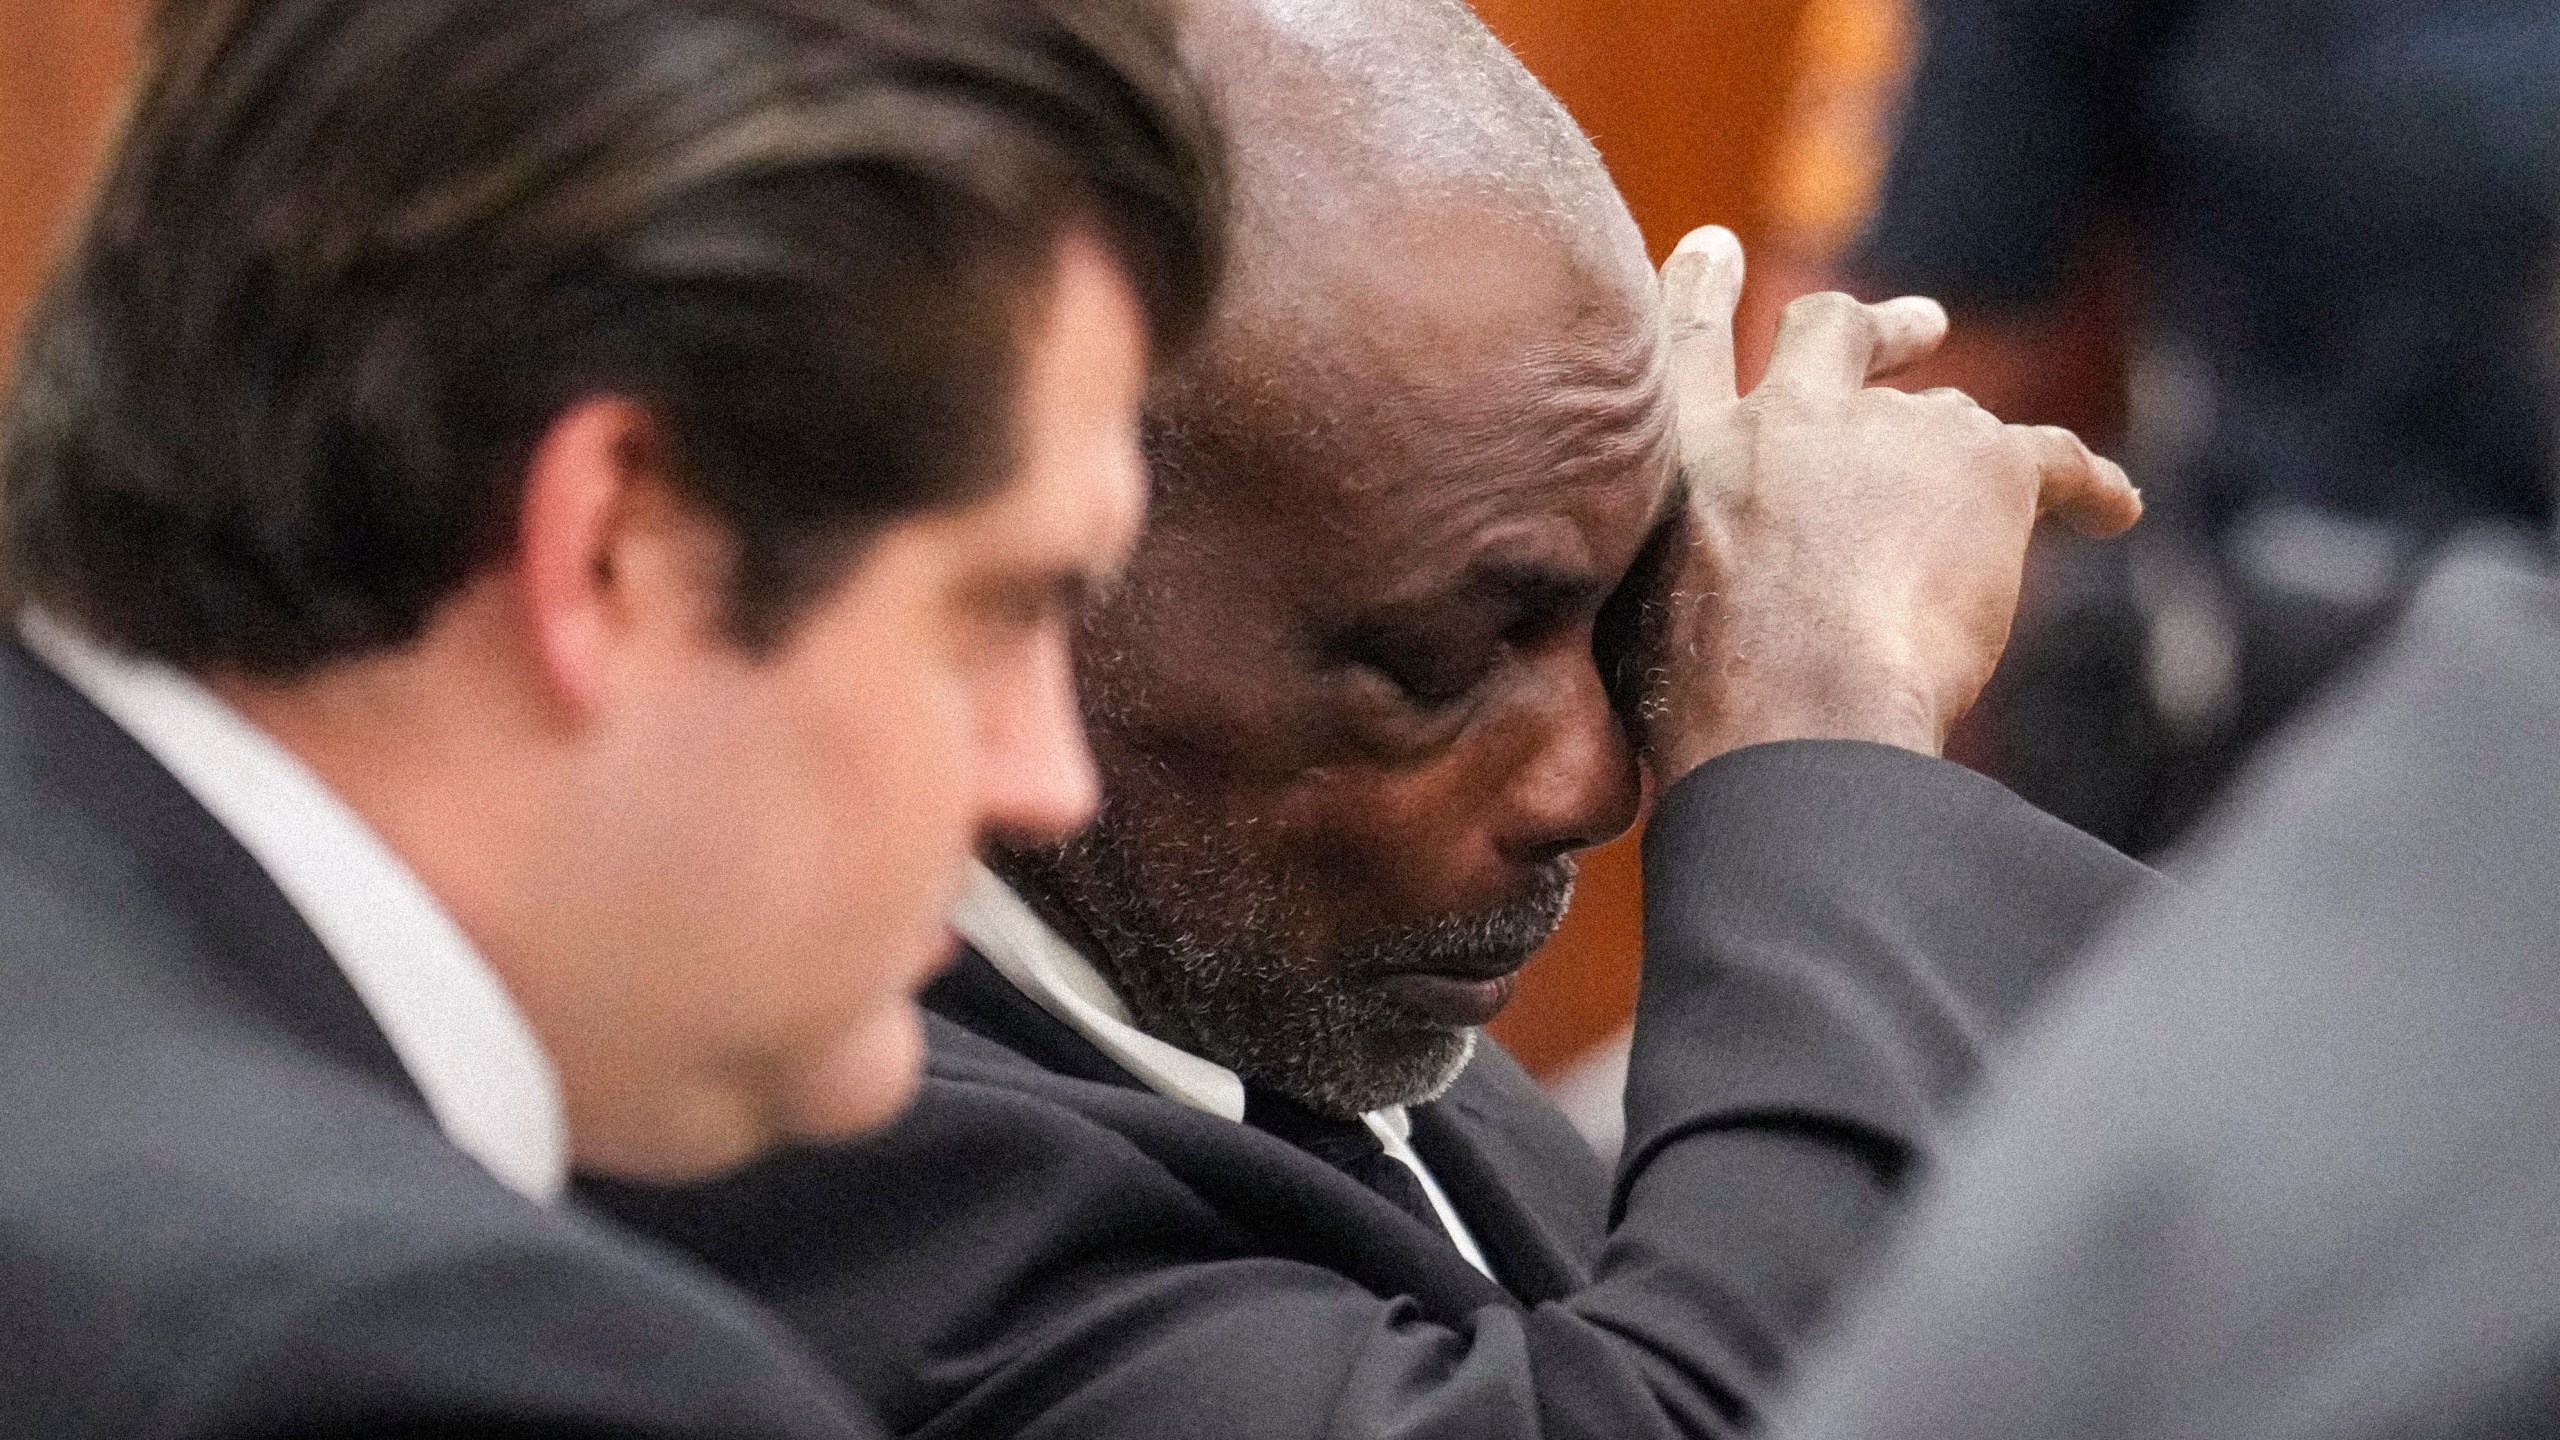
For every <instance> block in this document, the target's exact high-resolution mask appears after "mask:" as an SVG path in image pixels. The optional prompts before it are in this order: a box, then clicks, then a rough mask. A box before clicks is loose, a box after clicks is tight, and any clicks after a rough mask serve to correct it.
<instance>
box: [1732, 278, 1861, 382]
mask: <svg viewBox="0 0 2560 1440" xmlns="http://www.w3.org/2000/svg"><path fill="white" fill-rule="evenodd" d="M1883 338H1884V332H1883V328H1882V324H1881V322H1880V321H1879V319H1878V317H1877V315H1876V307H1875V306H1872V305H1861V304H1859V303H1858V302H1857V301H1856V300H1853V299H1851V298H1850V297H1848V296H1846V295H1843V294H1841V293H1840V292H1838V291H1836V290H1825V291H1822V292H1820V293H1818V294H1813V295H1800V296H1798V297H1796V299H1795V300H1793V301H1791V302H1789V304H1788V305H1787V308H1786V311H1785V312H1784V313H1783V314H1781V315H1780V316H1779V317H1778V342H1777V344H1776V345H1775V346H1774V347H1773V348H1772V349H1771V350H1770V351H1769V369H1768V372H1767V373H1766V375H1765V376H1763V378H1762V382H1761V383H1763V384H1784V385H1797V386H1802V387H1804V388H1806V389H1809V390H1818V391H1825V392H1830V393H1843V392H1847V391H1852V390H1860V389H1864V388H1865V386H1866V383H1867V373H1868V371H1869V370H1870V369H1872V368H1873V365H1874V362H1875V358H1876V350H1877V346H1878V344H1879V342H1881V341H1882V340H1883Z"/></svg>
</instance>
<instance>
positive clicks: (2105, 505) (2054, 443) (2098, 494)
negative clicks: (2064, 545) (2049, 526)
mask: <svg viewBox="0 0 2560 1440" xmlns="http://www.w3.org/2000/svg"><path fill="white" fill-rule="evenodd" d="M2013 429H2015V430H2016V431H2017V433H2018V434H2019V435H2020V436H2021V438H2022V439H2023V440H2024V441H2025V442H2026V444H2027V445H2028V447H2029V448H2030V450H2031V452H2032V453H2033V454H2034V456H2035V458H2036V469H2037V472H2038V476H2039V482H2040V483H2039V491H2038V497H2037V511H2038V513H2039V514H2041V515H2043V516H2046V517H2048V518H2050V519H2053V520H2057V521H2059V522H2061V523H2062V524H2064V525H2067V526H2069V527H2070V528H2071V529H2073V530H2076V531H2078V532H2080V533H2081V534H2083V535H2087V536H2091V537H2093V538H2100V539H2103V538H2105V537H2106V536H2109V535H2120V534H2122V533H2124V532H2125V531H2126V530H2129V529H2131V528H2133V523H2134V522H2135V521H2137V520H2139V519H2141V518H2142V492H2141V491H2139V490H2136V489H2134V488H2133V481H2132V479H2131V478H2129V477H2128V476H2127V475H2126V474H2125V473H2124V467H2123V466H2121V465H2118V464H2117V463H2116V462H2114V461H2113V460H2109V459H2107V458H2106V457H2105V456H2103V455H2099V454H2097V453H2095V452H2093V451H2091V450H2090V449H2089V447H2088V446H2086V445H2083V444H2081V443H2080V437H2079V436H2077V435H2074V434H2072V433H2071V432H2070V431H2068V430H2065V429H2063V428H2062V427H2061V426H2059V425H2037V426H2032V427H2029V426H2017V427H2013Z"/></svg>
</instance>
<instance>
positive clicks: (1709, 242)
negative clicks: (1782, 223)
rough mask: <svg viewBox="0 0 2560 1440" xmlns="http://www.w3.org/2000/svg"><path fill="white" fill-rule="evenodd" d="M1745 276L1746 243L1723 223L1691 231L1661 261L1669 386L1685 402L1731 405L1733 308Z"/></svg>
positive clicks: (1740, 298)
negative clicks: (1668, 351) (1678, 246)
mask: <svg viewBox="0 0 2560 1440" xmlns="http://www.w3.org/2000/svg"><path fill="white" fill-rule="evenodd" d="M1742 275H1743V263H1742V242H1741V241H1740V240H1737V239H1735V238H1734V234H1733V232H1732V231H1730V230H1727V229H1726V228H1724V227H1723V226H1721V225H1708V226H1705V227H1703V228H1701V229H1697V230H1692V231H1690V232H1689V234H1688V235H1687V237H1686V238H1684V239H1682V240H1681V242H1680V248H1678V249H1676V250H1674V251H1672V252H1671V258H1670V259H1669V260H1666V261H1664V262H1663V265H1662V311H1663V322H1664V324H1665V325H1666V326H1667V327H1668V329H1669V330H1670V334H1671V384H1672V388H1673V393H1674V394H1676V395H1677V396H1678V397H1679V400H1680V403H1682V404H1684V405H1686V404H1690V403H1693V402H1694V403H1697V404H1702V405H1718V404H1722V405H1730V404H1732V403H1733V399H1734V394H1735V391H1734V379H1733V311H1734V307H1735V306H1737V305H1739V304H1741V303H1742Z"/></svg>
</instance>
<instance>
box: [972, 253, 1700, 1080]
mask: <svg viewBox="0 0 2560 1440" xmlns="http://www.w3.org/2000/svg"><path fill="white" fill-rule="evenodd" d="M1367 238H1368V241H1369V243H1360V244H1348V245H1342V246H1336V247H1330V248H1331V249H1334V250H1338V251H1340V252H1341V255H1342V260H1343V264H1342V266H1341V267H1340V268H1338V269H1331V270H1328V269H1324V268H1322V267H1321V266H1320V265H1313V266H1309V265H1308V264H1307V262H1306V259H1305V257H1304V256H1303V255H1293V256H1292V260H1293V261H1294V262H1298V263H1300V264H1301V265H1302V267H1303V268H1302V272H1301V273H1299V274H1298V275H1297V276H1296V277H1295V279H1296V282H1297V283H1296V284H1295V286H1294V289H1293V290H1292V292H1291V293H1292V297H1293V298H1291V299H1289V300H1287V301H1286V302H1284V303H1281V304H1279V305H1278V306H1276V307H1275V308H1273V309H1272V310H1270V311H1269V312H1267V313H1265V314H1263V315H1260V316H1258V317H1257V318H1256V319H1255V320H1254V321H1253V322H1251V323H1252V325H1253V333H1252V334H1250V335H1238V334H1233V333H1230V334H1226V335H1222V336H1219V337H1217V343H1216V348H1217V349H1218V350H1219V351H1220V352H1221V353H1223V354H1224V355H1226V356H1228V357H1229V361H1230V366H1229V373H1226V374H1223V375H1221V376H1219V377H1217V379H1216V380H1215V381H1214V382H1207V383H1211V384H1213V385H1214V392H1213V393H1210V394H1206V395H1196V394H1195V395H1181V394H1177V395H1174V396H1171V397H1169V398H1167V399H1166V400H1165V401H1163V402H1162V404H1161V407H1160V409H1161V411H1162V413H1164V414H1166V416H1167V417H1168V425H1167V428H1169V429H1170V430H1171V431H1172V433H1171V435H1170V436H1169V438H1168V441H1167V444H1168V447H1169V449H1168V454H1167V455H1166V456H1165V457H1164V458H1165V461H1166V465H1165V466H1164V467H1162V468H1164V469H1165V470H1167V471H1170V472H1179V473H1174V474H1172V475H1171V477H1170V478H1168V479H1166V480H1165V481H1164V482H1163V483H1162V484H1161V485H1160V494H1159V501H1158V504H1159V509H1158V512H1157V523H1156V528H1155V529H1154V530H1152V531H1151V532H1150V535H1149V537H1148V539H1147V541H1146V543H1145V545H1144V546H1143V547H1142V551H1141V554H1140V557H1139V559H1138V561H1137V562H1136V564H1135V565H1134V567H1133V569H1132V572H1131V575H1130V577H1129V583H1128V586H1127V588H1126V590H1125V591H1124V592H1123V593H1122V595H1121V597H1120V598H1119V599H1118V600H1117V601H1116V602H1115V603H1114V604H1113V605H1112V606H1111V607H1110V608H1109V610H1108V611H1107V612H1105V613H1104V614H1102V615H1100V616H1099V617H1097V618H1096V619H1095V620H1094V621H1093V623H1092V624H1091V626H1090V627H1089V630H1088V633H1087V634H1086V635H1085V637H1084V638H1083V640H1082V641H1081V642H1080V644H1079V662H1080V664H1081V665H1082V666H1083V669H1084V673H1085V683H1086V688H1087V704H1088V708H1089V712H1090V714H1091V716H1092V718H1093V723H1094V731H1095V742H1096V747H1097V753H1098V755H1099V756H1100V758H1101V761H1102V766H1103V774H1104V792H1105V797H1106V798H1105V803H1104V809H1103V813H1102V816H1101V818H1100V820H1099V821H1098V823H1097V824H1096V826H1095V827H1094V828H1093V829H1092V830H1091V831H1090V832H1089V833H1088V834H1087V835H1086V836H1084V837H1082V838H1081V839H1080V840H1079V841H1077V842H1076V843H1075V844H1073V845H1071V846H1069V847H1066V848H1065V849H1064V850H1063V851H1053V852H1044V853H1036V854H1031V855H1022V856H1012V857H1008V859H1007V863H1008V865H1010V866H1011V867H1012V868H1013V869H1014V870H1015V871H1016V872H1017V873H1018V874H1022V875H1024V876H1025V878H1027V879H1029V880H1030V881H1031V882H1032V884H1033V886H1034V888H1035V889H1037V890H1039V891H1041V892H1042V893H1043V894H1044V895H1045V896H1046V897H1047V898H1048V899H1050V900H1051V901H1052V902H1053V903H1055V904H1057V905H1058V906H1060V907H1061V908H1062V909H1063V910H1064V911H1065V912H1066V915H1067V917H1068V918H1069V919H1071V920H1072V921H1073V922H1075V923H1076V924H1077V925H1078V926H1080V927H1081V928H1082V929H1084V930H1085V931H1086V932H1087V933H1088V935H1089V936H1090V937H1091V938H1092V939H1093V940H1094V941H1095V942H1096V943H1097V945H1098V947H1099V948H1100V949H1101V950H1102V951H1103V952H1104V960H1105V966H1106V969H1108V970H1109V971H1110V972H1111V974H1112V976H1113V978H1114V979H1115V981H1117V982H1118V984H1119V985H1120V987H1121V989H1122V990H1123V992H1124V994H1125V995H1126V996H1127V998H1128V1000H1129V1002H1130V1004H1131V1006H1132V1009H1133V1010H1134V1011H1135V1012H1136V1013H1137V1015H1138V1017H1139V1019H1140V1020H1141V1021H1142V1023H1144V1024H1146V1025H1147V1026H1148V1027H1149V1028H1150V1029H1153V1030H1155V1031H1157V1032H1158V1033H1160V1034H1163V1035H1165V1036H1166V1038H1169V1039H1172V1040H1174V1041H1176V1042H1177V1043H1181V1044H1185V1045H1187V1046H1189V1047H1191V1048H1194V1049H1196V1050H1198V1051H1199V1052H1201V1053H1203V1054H1205V1055H1207V1056H1209V1057H1210V1058H1212V1059H1215V1060H1218V1061H1220V1062H1221V1063H1225V1064H1227V1065H1229V1066H1231V1067H1233V1068H1235V1069H1237V1070H1239V1071H1240V1072H1241V1073H1243V1074H1244V1075H1245V1077H1246V1078H1247V1079H1248V1080H1249V1081H1254V1082H1257V1083H1261V1084H1265V1085H1269V1086H1272V1087H1274V1088H1277V1089H1279V1090H1281V1091H1283V1092H1284V1093H1287V1094H1290V1095H1292V1096H1293V1097H1295V1098H1298V1099H1300V1100H1302V1101H1304V1102H1306V1103H1310V1104H1313V1105H1316V1106H1317V1107H1318V1108H1320V1109H1325V1110H1329V1111H1332V1112H1335V1113H1341V1114H1350V1113H1357V1112H1360V1111H1364V1110H1368V1109H1373V1108H1376V1107H1377V1106H1379V1105H1383V1104H1387V1103H1395V1102H1410V1101H1413V1100H1417V1099H1420V1098H1424V1097H1426V1096H1428V1095H1429V1094H1431V1093H1434V1091H1436V1089H1437V1088H1438V1087H1440V1086H1442V1085H1444V1084H1445V1083H1446V1082H1447V1081H1448V1080H1449V1079H1451V1078H1454V1076H1455V1074H1456V1072H1457V1070H1458V1069H1459V1068H1460V1067H1461V1066H1462V1065H1463V1063H1464V1060H1465V1057H1466V1055H1467V1054H1468V1053H1469V1049H1470V1047H1471V1045H1472V1043H1473V1032H1474V1028H1475V1027H1477V1026H1479V1025H1481V1024H1482V1023H1483V1022H1485V1021H1486V1020H1488V1019H1490V1018H1491V1017H1492V1016H1493V1014H1494V1012H1495V1011H1496V1010H1498V1009H1499V1008H1500V1007H1501V1005H1502V1004H1503V1003H1504V1002H1505V1001H1506V1000H1507V999H1508V998H1509V994H1510V987H1511V976H1512V975H1513V973H1514V972H1515V971H1516V970H1517V969H1518V967H1519V966H1520V964H1521V963H1522V962H1524V961H1525V960H1526V959H1527V958H1528V956H1529V954H1530V952H1531V951H1533V950H1534V949H1536V948H1537V946H1538V945H1539V944H1541V943H1542V942H1543V941H1544V940H1545V939H1546V938H1547V936H1548V934H1549V933H1550V932H1551V931H1552V930H1553V928H1554V926H1555V924H1556V922H1557V921H1558V920H1559V919H1560V918H1561V917H1562V914H1563V910H1564V906H1565V902H1566V899H1567V897H1568V895H1569V893H1570V886H1571V877H1572V867H1571V860H1570V858H1569V857H1570V856H1571V854H1572V852H1573V851H1575V850H1578V849H1582V848H1584V847H1587V846H1590V845H1594V844H1597V843H1599V842H1601V841H1603V840H1606V839H1608V838H1610V837H1611V836H1614V835H1616V834H1618V833H1619V832H1620V831H1622V830H1623V829H1625V828H1626V826H1627V825H1628V824H1630V823H1631V822H1632V820H1633V818H1634V815H1635V812H1636V808H1637V804H1638V799H1639V778H1638V771H1637V766H1636V761H1635V757H1634V755H1633V753H1632V751H1631V749H1630V745H1629V742H1628V739H1627V736H1626V734H1625V731H1624V729H1623V728H1622V726H1621V724H1620V721H1619V718H1618V716H1617V715H1616V714H1615V713H1614V712H1613V710H1612V708H1611V705H1610V702H1609V697H1608V694H1607V691H1606V689H1605V687H1604V685H1603V683H1602V678H1601V674H1600V669H1599V666H1598V664H1597V662H1596V661H1595V657H1594V651H1593V640H1594V625H1595V621H1596V620H1597V619H1598V617H1599V615H1600V612H1601V609H1602V605H1603V602H1604V601H1606V600H1607V599H1608V598H1609V597H1610V595H1611V592H1612V591H1613V590H1614V589H1615V588H1616V586H1617V585H1618V582H1619V580H1620V579H1621V578H1622V577H1623V576H1624V575H1625V573H1626V572H1627V570H1628V568H1629V566H1630V565H1631V564H1632V563H1633V562H1634V560H1635V559H1636V557H1637V556H1638V554H1639V552H1641V551H1642V549H1643V548H1644V546H1645V544H1646V541H1647V539H1648V537H1649V536H1650V535H1651V533H1652V532H1653V531H1654V529H1655V527H1656V523H1657V519H1658V517H1659V515H1660V514H1661V513H1662V508H1663V505H1664V501H1665V497H1666V495H1667V494H1668V493H1669V488H1670V481H1671V478H1672V470H1673V466H1672V462H1671V457H1670V439H1669V413H1668V404H1667V401H1666V398H1665V394H1664V391H1663V387H1662V373H1661V367H1660V358H1659V357H1660V349H1659V337H1658V334H1657V329H1656V325H1655V322H1654V315H1653V307H1654V298H1653V291H1652V280H1651V274H1650V270H1649V268H1648V267H1647V266H1646V265H1645V263H1644V259H1643V256H1642V255H1641V253H1640V252H1638V253H1622V254H1613V255H1607V256H1602V257H1598V258H1597V259H1592V258H1589V257H1577V256H1576V255H1575V254H1574V253H1573V251H1572V249H1571V248H1569V247H1568V246H1566V245H1564V244H1561V243H1558V242H1557V241H1555V240H1554V239H1552V238H1551V237H1549V236H1547V235H1544V234H1541V233H1538V232H1536V231H1534V230H1532V229H1530V228H1528V227H1525V226H1505V225H1503V224H1500V223H1495V224H1490V225H1488V224H1481V223H1471V222H1468V221H1466V220H1463V219H1461V220H1459V221H1454V222H1440V221H1430V220H1410V219H1409V220H1405V221H1401V222H1398V223H1397V224H1396V225H1395V226H1393V227H1391V228H1389V229H1388V230H1387V231H1386V233H1384V234H1380V235H1374V236H1370V237H1367ZM1627 239H1628V241H1629V249H1630V250H1632V245H1633V238H1632V235H1631V234H1630V235H1629V236H1628V237H1627ZM1237 357H1243V358H1241V359H1240V360H1239V359H1238V358H1237ZM1256 357H1259V358H1258V359H1257V358H1256ZM1204 415H1206V416H1210V417H1212V419H1211V420H1209V421H1207V422H1203V421H1202V420H1201V419H1200V417H1202V416H1204Z"/></svg>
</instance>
